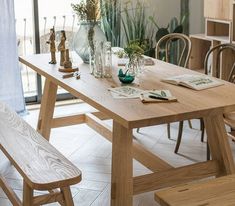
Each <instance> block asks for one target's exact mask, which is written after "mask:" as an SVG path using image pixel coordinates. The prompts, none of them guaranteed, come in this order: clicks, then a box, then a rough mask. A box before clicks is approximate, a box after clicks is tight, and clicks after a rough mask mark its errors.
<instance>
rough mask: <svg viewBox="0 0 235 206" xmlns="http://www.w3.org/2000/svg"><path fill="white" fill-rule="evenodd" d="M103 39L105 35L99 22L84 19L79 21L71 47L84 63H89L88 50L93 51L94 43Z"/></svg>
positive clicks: (103, 40) (104, 39)
mask: <svg viewBox="0 0 235 206" xmlns="http://www.w3.org/2000/svg"><path fill="white" fill-rule="evenodd" d="M105 41H106V37H105V34H104V32H103V31H102V30H101V28H100V26H99V22H92V21H85V22H81V23H80V27H79V29H78V32H77V33H76V34H75V37H74V40H73V49H74V51H75V52H76V53H77V54H78V55H79V56H80V57H81V59H82V60H83V62H84V63H87V64H89V56H90V51H91V50H93V51H94V45H95V44H96V43H98V42H105Z"/></svg>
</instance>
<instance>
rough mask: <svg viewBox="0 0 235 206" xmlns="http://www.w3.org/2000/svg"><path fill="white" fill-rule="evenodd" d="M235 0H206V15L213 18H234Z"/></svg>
mask: <svg viewBox="0 0 235 206" xmlns="http://www.w3.org/2000/svg"><path fill="white" fill-rule="evenodd" d="M233 2H234V0H204V16H205V17H206V18H211V19H220V20H232V5H233Z"/></svg>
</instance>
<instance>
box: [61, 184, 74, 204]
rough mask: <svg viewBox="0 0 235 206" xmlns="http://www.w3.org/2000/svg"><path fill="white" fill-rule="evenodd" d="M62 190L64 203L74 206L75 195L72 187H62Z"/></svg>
mask: <svg viewBox="0 0 235 206" xmlns="http://www.w3.org/2000/svg"><path fill="white" fill-rule="evenodd" d="M61 191H62V193H63V195H64V205H65V206H74V203H73V197H72V194H71V190H70V187H64V188H61Z"/></svg>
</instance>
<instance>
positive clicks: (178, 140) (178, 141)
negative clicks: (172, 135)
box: [175, 121, 184, 153]
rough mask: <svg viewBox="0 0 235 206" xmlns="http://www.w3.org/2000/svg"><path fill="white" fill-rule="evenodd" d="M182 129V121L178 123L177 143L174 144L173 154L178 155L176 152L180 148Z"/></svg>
mask: <svg viewBox="0 0 235 206" xmlns="http://www.w3.org/2000/svg"><path fill="white" fill-rule="evenodd" d="M183 127H184V121H180V123H179V132H178V137H177V142H176V146H175V153H178V150H179V147H180V143H181V139H182V134H183Z"/></svg>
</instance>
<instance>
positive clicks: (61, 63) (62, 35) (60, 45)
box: [58, 30, 66, 66]
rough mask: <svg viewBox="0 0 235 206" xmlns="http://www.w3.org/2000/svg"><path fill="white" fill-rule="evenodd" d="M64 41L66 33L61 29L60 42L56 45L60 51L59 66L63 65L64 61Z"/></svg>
mask: <svg viewBox="0 0 235 206" xmlns="http://www.w3.org/2000/svg"><path fill="white" fill-rule="evenodd" d="M65 41H66V35H65V31H64V30H62V31H61V37H60V44H59V45H58V50H59V51H60V66H64V61H65Z"/></svg>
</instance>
